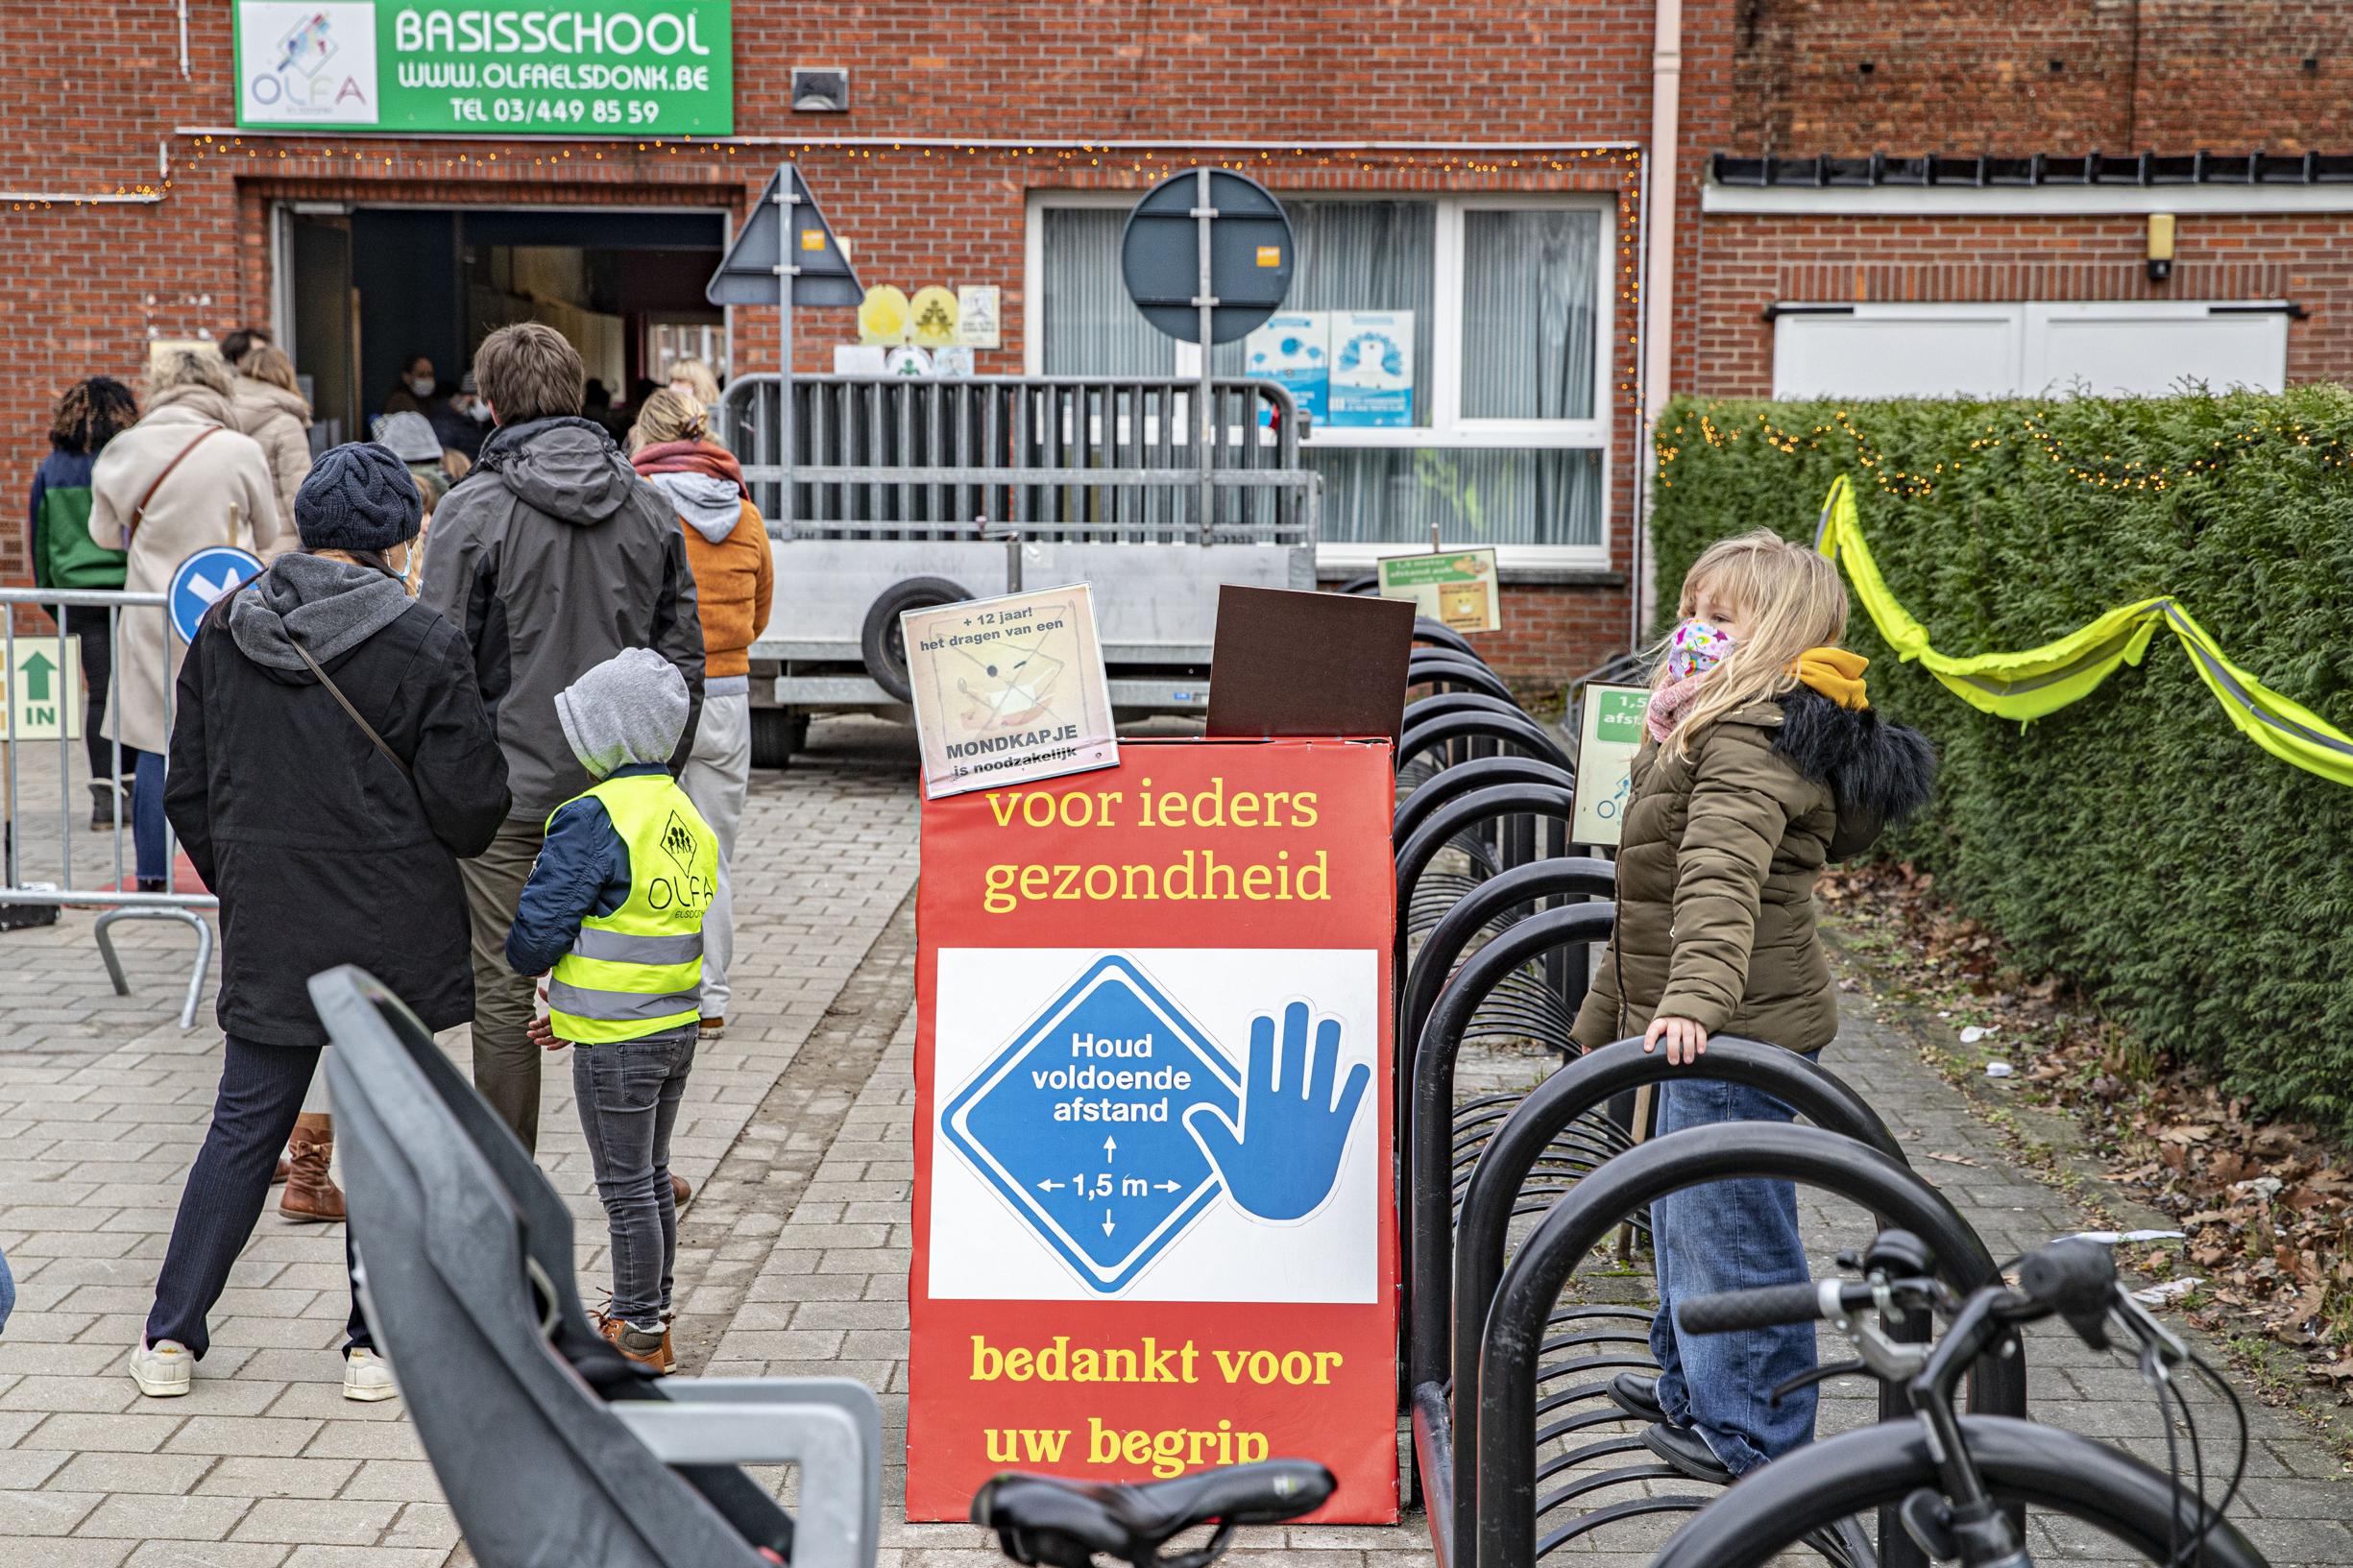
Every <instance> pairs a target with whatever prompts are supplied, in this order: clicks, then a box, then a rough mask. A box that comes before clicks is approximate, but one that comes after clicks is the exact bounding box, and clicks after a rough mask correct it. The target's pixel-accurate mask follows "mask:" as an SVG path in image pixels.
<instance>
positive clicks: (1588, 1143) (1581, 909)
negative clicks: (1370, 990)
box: [1397, 868, 1633, 1393]
mask: <svg viewBox="0 0 2353 1568" xmlns="http://www.w3.org/2000/svg"><path fill="white" fill-rule="evenodd" d="M1529 869H1534V868H1529ZM1615 912H1616V911H1615V908H1614V906H1613V905H1608V904H1585V905H1571V906H1570V907H1567V908H1564V909H1548V910H1546V911H1544V912H1543V913H1541V914H1539V915H1534V916H1531V917H1530V918H1528V919H1526V920H1523V921H1520V922H1518V923H1517V924H1516V925H1514V926H1512V927H1510V928H1508V929H1505V930H1504V931H1503V932H1502V934H1500V935H1498V936H1497V937H1495V939H1494V940H1493V941H1492V942H1490V943H1488V944H1487V946H1485V947H1483V948H1481V949H1480V950H1479V951H1478V952H1477V953H1473V954H1472V955H1471V956H1470V958H1469V960H1468V961H1467V962H1466V963H1465V964H1464V965H1463V966H1462V968H1461V969H1460V970H1458V971H1456V972H1455V973H1454V974H1453V975H1452V976H1451V977H1450V978H1449V979H1448V980H1447V982H1446V986H1445V990H1444V992H1443V995H1442V996H1441V997H1440V998H1439V999H1438V1002H1437V1005H1436V1006H1435V1007H1434V1008H1433V1010H1432V1011H1431V1013H1430V1018H1429V1022H1428V1023H1427V1024H1426V1025H1423V1026H1422V1027H1421V1029H1420V1030H1419V1032H1418V1033H1417V1034H1416V1036H1415V1037H1414V1044H1413V1047H1412V1049H1411V1050H1410V1051H1400V1053H1399V1058H1398V1063H1397V1065H1398V1068H1399V1071H1400V1073H1403V1074H1404V1081H1403V1082H1402V1083H1401V1084H1400V1085H1399V1090H1400V1094H1399V1098H1400V1099H1401V1100H1402V1101H1403V1102H1404V1103H1405V1105H1406V1106H1407V1119H1406V1126H1405V1134H1404V1136H1405V1144H1404V1147H1405V1150H1406V1156H1405V1161H1404V1165H1403V1168H1402V1170H1401V1171H1400V1178H1399V1181H1398V1194H1397V1203H1398V1208H1399V1219H1400V1221H1401V1225H1402V1229H1401V1232H1400V1235H1399V1238H1398V1241H1399V1248H1398V1256H1399V1258H1400V1260H1401V1261H1402V1267H1401V1269H1400V1273H1401V1274H1402V1276H1403V1280H1404V1290H1403V1294H1404V1297H1405V1299H1404V1301H1403V1303H1402V1307H1401V1310H1402V1312H1403V1314H1404V1317H1405V1321H1406V1324H1407V1334H1406V1360H1407V1376H1406V1388H1407V1390H1408V1391H1409V1393H1410V1392H1411V1390H1413V1389H1415V1388H1418V1387H1419V1385H1420V1384H1421V1382H1422V1381H1423V1379H1422V1376H1421V1368H1422V1363H1423V1361H1424V1357H1423V1354H1422V1347H1421V1345H1420V1344H1419V1342H1418V1339H1419V1329H1418V1328H1417V1325H1419V1323H1420V1322H1421V1321H1422V1320H1423V1319H1424V1317H1425V1316H1426V1317H1429V1318H1431V1319H1432V1320H1434V1321H1436V1322H1438V1323H1441V1324H1443V1322H1444V1321H1445V1314H1446V1309H1447V1305H1448V1302H1449V1301H1450V1300H1451V1291H1449V1289H1448V1287H1447V1278H1446V1274H1447V1270H1446V1264H1445V1262H1444V1260H1445V1259H1447V1258H1450V1256H1451V1254H1452V1234H1451V1230H1452V1225H1453V1218H1454V1198H1455V1194H1457V1193H1458V1192H1460V1191H1462V1190H1463V1188H1464V1187H1465V1186H1466V1185H1467V1184H1468V1181H1469V1177H1470V1170H1471V1167H1472V1166H1474V1165H1475V1164H1476V1163H1477V1162H1478V1160H1479V1157H1480V1152H1481V1150H1482V1148H1483V1147H1484V1146H1485V1144H1486V1141H1487V1140H1488V1139H1489V1138H1491V1137H1492V1136H1493V1135H1494V1133H1495V1131H1496V1129H1497V1128H1498V1127H1499V1126H1500V1125H1502V1124H1503V1123H1504V1122H1506V1120H1507V1119H1508V1118H1509V1116H1510V1115H1511V1112H1512V1110H1513V1108H1514V1107H1516V1105H1517V1104H1518V1103H1519V1102H1520V1100H1521V1099H1522V1098H1524V1097H1522V1096H1518V1095H1509V1094H1506V1095H1487V1096H1482V1097H1480V1098H1476V1099H1473V1100H1471V1101H1470V1102H1469V1103H1468V1104H1467V1105H1462V1106H1457V1105H1456V1104H1455V1103H1454V1059H1455V1054H1456V1052H1457V1051H1459V1050H1460V1049H1462V1044H1463V1041H1464V1039H1465V1038H1466V1037H1467V1036H1468V1033H1469V1030H1470V1027H1471V1024H1472V1021H1473V1020H1474V1019H1475V1018H1476V1017H1477V1016H1478V1015H1479V1014H1480V1013H1481V1012H1482V1011H1484V1010H1486V1009H1487V1008H1488V1006H1489V1004H1490V1001H1491V999H1492V997H1493V996H1494V995H1495V993H1496V992H1497V991H1498V990H1500V989H1501V988H1502V987H1503V986H1505V985H1506V984H1507V983H1509V982H1510V981H1511V980H1512V979H1514V978H1515V977H1517V976H1519V975H1520V974H1521V972H1522V971H1523V970H1524V969H1525V968H1526V967H1527V965H1528V964H1530V963H1531V962H1533V961H1534V960H1536V959H1537V958H1540V957H1541V956H1543V955H1544V954H1546V953H1553V952H1557V951H1559V950H1561V949H1563V948H1565V947H1575V948H1578V949H1580V950H1582V949H1583V948H1584V947H1585V945H1586V944H1588V943H1590V942H1593V941H1596V940H1602V939H1606V938H1607V937H1608V936H1609V934H1610V926H1611V922H1612V920H1613V917H1614V915H1615ZM1427 951H1428V950H1427V949H1426V948H1425V949H1424V952H1425V953H1426V952H1427ZM1400 1038H1402V1037H1400ZM1564 1043H1565V1042H1564ZM1570 1049H1573V1048H1570ZM1571 1065H1572V1066H1573V1065H1574V1064H1573V1063H1572V1064H1571ZM1561 1071H1564V1072H1565V1071H1567V1069H1565V1068H1564V1069H1562V1070H1561ZM1557 1075H1558V1074H1557V1073H1556V1074H1555V1076H1557ZM1547 1081H1549V1080H1547ZM1632 1143H1633V1139H1632V1137H1631V1135H1630V1134H1629V1133H1628V1131H1627V1130H1626V1129H1624V1128H1622V1127H1618V1126H1616V1125H1614V1124H1613V1123H1611V1122H1607V1121H1606V1120H1601V1119H1593V1120H1591V1121H1589V1122H1578V1123H1576V1124H1574V1125H1565V1126H1564V1127H1562V1128H1561V1129H1560V1130H1559V1132H1558V1133H1557V1135H1556V1136H1555V1138H1554V1139H1553V1140H1552V1141H1551V1143H1550V1145H1549V1146H1547V1147H1546V1149H1545V1150H1544V1151H1543V1157H1544V1158H1545V1159H1546V1160H1547V1161H1548V1165H1547V1169H1546V1171H1545V1176H1544V1180H1545V1182H1546V1184H1547V1186H1548V1188H1549V1190H1550V1192H1551V1193H1553V1194H1555V1195H1557V1194H1560V1193H1565V1192H1566V1191H1567V1190H1568V1188H1569V1187H1570V1186H1571V1185H1572V1184H1574V1183H1575V1181H1576V1180H1577V1178H1578V1177H1579V1176H1580V1175H1582V1174H1584V1173H1585V1172H1587V1171H1589V1170H1592V1169H1593V1168H1594V1167H1596V1166H1598V1165H1600V1164H1601V1163H1602V1162H1603V1161H1604V1160H1607V1159H1609V1158H1610V1157H1611V1156H1612V1155H1613V1154H1616V1153H1619V1152H1621V1151H1622V1150H1624V1149H1626V1148H1627V1147H1629V1146H1631V1145H1632ZM1425 1253H1434V1254H1435V1255H1436V1256H1437V1257H1438V1258H1439V1259H1440V1262H1439V1264H1438V1266H1437V1267H1436V1268H1435V1269H1433V1268H1432V1267H1431V1266H1429V1265H1428V1264H1427V1263H1426V1262H1425V1261H1424V1256H1423V1255H1424V1254H1425ZM1442 1332H1443V1331H1442Z"/></svg>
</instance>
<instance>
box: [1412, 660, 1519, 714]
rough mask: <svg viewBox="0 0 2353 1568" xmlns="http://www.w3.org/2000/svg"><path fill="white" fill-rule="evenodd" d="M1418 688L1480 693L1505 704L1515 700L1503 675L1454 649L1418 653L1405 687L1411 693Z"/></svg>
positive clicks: (1515, 705)
mask: <svg viewBox="0 0 2353 1568" xmlns="http://www.w3.org/2000/svg"><path fill="white" fill-rule="evenodd" d="M1418 686H1426V687H1430V688H1435V689H1439V690H1444V689H1447V688H1453V689H1456V690H1462V691H1476V692H1480V693H1482V694H1484V695H1486V696H1490V697H1494V698H1497V699H1499V700H1501V701H1503V702H1511V701H1512V688H1510V687H1508V686H1506V685H1504V684H1503V680H1502V678H1501V677H1500V676H1498V675H1497V674H1496V673H1495V672H1494V671H1493V670H1492V669H1489V668H1488V667H1487V666H1486V665H1485V664H1482V663H1479V662H1478V661H1477V660H1476V659H1473V658H1471V657H1469V656H1468V654H1460V653H1456V652H1455V651H1454V650H1453V649H1451V648H1416V649H1415V650H1414V652H1413V656H1412V657H1411V658H1410V659H1408V660H1407V661H1406V664H1405V687H1406V689H1407V690H1409V691H1410V690H1412V689H1413V688H1415V687H1418ZM1513 706H1514V707H1517V706H1518V705H1517V704H1516V703H1515V704H1514V705H1513Z"/></svg>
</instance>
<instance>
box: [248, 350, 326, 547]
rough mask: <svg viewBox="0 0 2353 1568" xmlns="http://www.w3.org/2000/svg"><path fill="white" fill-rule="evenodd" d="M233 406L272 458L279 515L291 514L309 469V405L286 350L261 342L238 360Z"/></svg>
mask: <svg viewBox="0 0 2353 1568" xmlns="http://www.w3.org/2000/svg"><path fill="white" fill-rule="evenodd" d="M230 406H231V407H232V408H233V409H235V411H236V415H237V423H236V427H237V428H238V429H240V430H242V431H244V432H245V433H246V434H247V435H249V436H251V437H253V438H254V439H255V441H257V442H259V443H261V453H262V455H263V456H264V457H267V458H268V459H269V460H270V480H271V483H272V484H273V485H275V486H276V487H277V492H278V515H279V517H280V518H283V519H292V518H293V516H294V493H295V492H296V491H298V490H300V489H302V488H303V475H305V474H307V473H308V472H309V471H310V405H309V404H308V403H306V402H304V401H303V394H302V390H301V387H300V385H299V384H298V383H297V382H296V380H295V379H294V361H293V360H291V359H288V358H287V357H286V350H283V349H279V348H273V347H272V346H271V345H269V344H266V343H261V344H255V346H254V348H253V349H252V350H249V351H248V352H247V354H246V356H245V358H244V359H243V360H241V361H239V362H238V365H237V377H236V381H235V383H234V387H233V392H232V395H231V398H230Z"/></svg>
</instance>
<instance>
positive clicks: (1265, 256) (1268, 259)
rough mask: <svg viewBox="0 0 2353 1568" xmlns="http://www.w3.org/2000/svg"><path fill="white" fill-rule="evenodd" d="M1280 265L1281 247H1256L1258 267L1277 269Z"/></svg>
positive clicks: (1281, 257) (1281, 262) (1281, 258)
mask: <svg viewBox="0 0 2353 1568" xmlns="http://www.w3.org/2000/svg"><path fill="white" fill-rule="evenodd" d="M1282 264H1283V248H1282V247H1281V246H1279V245H1261V246H1260V247H1258V265H1260V266H1261V267H1279V266H1281V265H1282Z"/></svg>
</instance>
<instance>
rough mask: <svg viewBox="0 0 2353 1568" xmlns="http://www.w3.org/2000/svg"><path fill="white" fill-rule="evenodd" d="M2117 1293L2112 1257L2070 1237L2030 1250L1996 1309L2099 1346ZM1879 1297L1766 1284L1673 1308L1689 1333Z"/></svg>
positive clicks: (1788, 1319)
mask: <svg viewBox="0 0 2353 1568" xmlns="http://www.w3.org/2000/svg"><path fill="white" fill-rule="evenodd" d="M1883 1283H1884V1285H1885V1288H1886V1289H1887V1290H1888V1291H1890V1292H1891V1294H1892V1295H1894V1296H1897V1297H1901V1298H1904V1299H1905V1300H1911V1299H1916V1298H1923V1297H1929V1296H1931V1295H1932V1293H1933V1291H1934V1289H1935V1286H1934V1282H1933V1281H1930V1280H1926V1279H1920V1280H1889V1281H1885V1282H1883ZM1996 1289H1997V1290H1999V1287H1996ZM2116 1296H2117V1284H2116V1258H2115V1255H2114V1254H2113V1253H2111V1252H2110V1251H2109V1250H2108V1249H2107V1248H2106V1247H2104V1246H2101V1245H2099V1244H2098V1242H2084V1241H2076V1240H2073V1239H2070V1240H2068V1241H2064V1242H2052V1243H2051V1244H2050V1245H2049V1246H2047V1247H2043V1248H2041V1249H2040V1250H2038V1251H2035V1252H2031V1253H2028V1254H2027V1255H2026V1258H2025V1259H2023V1260H2022V1261H2021V1262H2020V1264H2019V1267H2018V1291H2017V1292H2016V1294H2015V1295H2014V1296H2013V1297H2012V1299H2011V1303H2010V1306H2009V1308H2008V1309H2007V1310H2005V1309H2003V1308H1999V1307H1998V1308H1996V1313H1997V1315H1998V1316H1999V1317H2001V1318H2002V1319H2006V1320H2009V1321H2025V1320H2026V1319H2029V1318H2035V1317H2046V1316H2050V1315H2057V1316H2060V1317H2063V1318H2065V1319H2066V1320H2067V1323H2068V1326H2069V1327H2071V1328H2073V1329H2074V1331H2075V1333H2076V1334H2077V1335H2078V1336H2080V1337H2081V1338H2082V1339H2084V1341H2085V1342H2086V1343H2088V1344H2091V1345H2092V1346H2093V1347H2094V1348H2095V1349H2098V1348H2100V1347H2102V1346H2104V1345H2105V1344H2106V1342H2107V1333H2106V1318H2107V1315H2108V1309H2109V1307H2110V1306H2111V1305H2112V1304H2113V1303H2114V1302H2115V1300H2116ZM1877 1299H1878V1296H1877V1291H1876V1290H1875V1287H1874V1286H1873V1285H1872V1284H1871V1283H1869V1282H1867V1281H1860V1280H1840V1279H1826V1280H1814V1281H1809V1282H1807V1283H1805V1284H1799V1285H1766V1286H1760V1287H1759V1288H1758V1289H1756V1290H1752V1291H1719V1292H1717V1293H1715V1294H1713V1295H1703V1296H1693V1297H1692V1298H1691V1299H1690V1300H1688V1301H1686V1302H1684V1303H1682V1304H1681V1305H1680V1306H1679V1307H1678V1308H1677V1309H1676V1322H1677V1324H1678V1325H1679V1326H1681V1328H1682V1329H1683V1331H1684V1332H1685V1333H1686V1334H1737V1333H1740V1332H1742V1331H1743V1330H1747V1329H1761V1328H1777V1327H1780V1326H1782V1325H1783V1324H1788V1323H1812V1322H1817V1321H1820V1320H1822V1319H1826V1318H1839V1317H1845V1316H1848V1315H1852V1314H1855V1313H1858V1312H1862V1311H1864V1310H1866V1309H1867V1308H1869V1307H1870V1306H1871V1305H1872V1304H1873V1303H1874V1301H1876V1300H1877Z"/></svg>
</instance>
